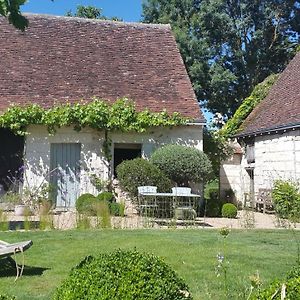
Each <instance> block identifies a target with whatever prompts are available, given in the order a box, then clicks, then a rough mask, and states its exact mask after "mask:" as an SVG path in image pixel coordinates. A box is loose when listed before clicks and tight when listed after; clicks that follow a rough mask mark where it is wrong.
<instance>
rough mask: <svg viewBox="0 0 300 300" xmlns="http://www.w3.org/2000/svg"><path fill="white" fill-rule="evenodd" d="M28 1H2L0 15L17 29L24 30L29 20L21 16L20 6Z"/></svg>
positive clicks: (0, 1) (0, 2)
mask: <svg viewBox="0 0 300 300" xmlns="http://www.w3.org/2000/svg"><path fill="white" fill-rule="evenodd" d="M26 1H27V0H0V15H1V16H4V17H6V18H7V19H8V21H9V23H11V24H13V25H14V26H15V27H16V28H18V29H21V30H24V29H25V28H26V27H27V26H28V20H27V19H26V18H25V17H24V16H22V15H21V12H20V6H21V5H23V4H24V3H25V2H26Z"/></svg>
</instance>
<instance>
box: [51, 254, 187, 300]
mask: <svg viewBox="0 0 300 300" xmlns="http://www.w3.org/2000/svg"><path fill="white" fill-rule="evenodd" d="M53 299H54V300H67V299H80V300H82V299H88V300H96V299H97V300H104V299H105V300H108V299H110V300H120V299H122V300H131V299H137V300H138V299H141V300H142V299H147V300H154V299H155V300H183V299H192V296H191V295H190V293H189V291H188V287H187V285H186V284H185V283H184V281H183V280H182V279H181V278H179V277H178V276H177V274H176V273H175V272H174V271H173V270H172V269H171V268H170V266H168V265H167V264H166V263H165V262H164V261H163V260H162V259H160V258H159V257H156V256H153V255H150V254H145V253H139V252H137V251H122V250H118V251H116V252H113V253H108V254H100V255H99V256H98V257H92V256H88V257H86V258H85V259H84V260H83V261H82V262H80V263H79V265H77V266H76V267H75V268H73V269H72V271H71V273H70V275H69V276H68V278H67V279H66V280H65V281H64V282H63V284H62V285H61V287H60V288H58V290H57V291H56V293H55V295H54V298H53Z"/></svg>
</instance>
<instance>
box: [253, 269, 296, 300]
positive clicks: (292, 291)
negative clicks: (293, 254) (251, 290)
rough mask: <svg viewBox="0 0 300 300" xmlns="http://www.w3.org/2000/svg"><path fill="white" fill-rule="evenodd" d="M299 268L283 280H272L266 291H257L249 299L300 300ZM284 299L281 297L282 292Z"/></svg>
mask: <svg viewBox="0 0 300 300" xmlns="http://www.w3.org/2000/svg"><path fill="white" fill-rule="evenodd" d="M299 274H300V268H299V266H298V267H295V268H294V269H293V270H292V271H291V272H290V273H289V274H288V276H287V278H286V279H285V280H282V281H279V280H274V281H273V282H272V283H271V284H270V285H269V286H268V287H267V288H266V289H263V290H261V291H258V292H257V293H255V294H254V295H253V297H252V298H251V299H252V300H254V299H257V300H269V299H273V300H281V299H285V300H300V276H299ZM283 290H284V291H285V297H284V298H283V297H282V291H283Z"/></svg>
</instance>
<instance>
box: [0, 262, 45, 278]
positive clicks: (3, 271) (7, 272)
mask: <svg viewBox="0 0 300 300" xmlns="http://www.w3.org/2000/svg"><path fill="white" fill-rule="evenodd" d="M49 269H50V268H43V267H31V266H26V265H25V266H24V270H23V275H22V276H40V275H42V274H43V273H44V271H46V270H49ZM16 274H17V270H16V266H13V264H12V263H11V261H9V260H7V259H1V260H0V277H16Z"/></svg>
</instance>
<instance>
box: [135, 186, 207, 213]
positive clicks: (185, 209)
mask: <svg viewBox="0 0 300 300" xmlns="http://www.w3.org/2000/svg"><path fill="white" fill-rule="evenodd" d="M140 196H142V197H151V198H154V200H155V201H154V203H155V206H156V207H157V201H159V200H158V198H171V199H172V209H173V214H174V216H176V217H177V218H179V219H180V218H183V217H184V215H185V214H192V215H193V216H194V217H195V216H196V211H195V209H194V206H193V203H192V198H201V195H198V194H192V193H176V192H174V191H173V192H172V193H157V192H140V193H139V197H140ZM180 199H181V200H182V199H187V200H188V201H187V202H185V201H181V203H180V201H179V200H180ZM182 202H183V203H182ZM146 206H147V204H146V205H144V207H146ZM152 206H153V205H152ZM153 207H154V206H153ZM194 217H193V218H194Z"/></svg>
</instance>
